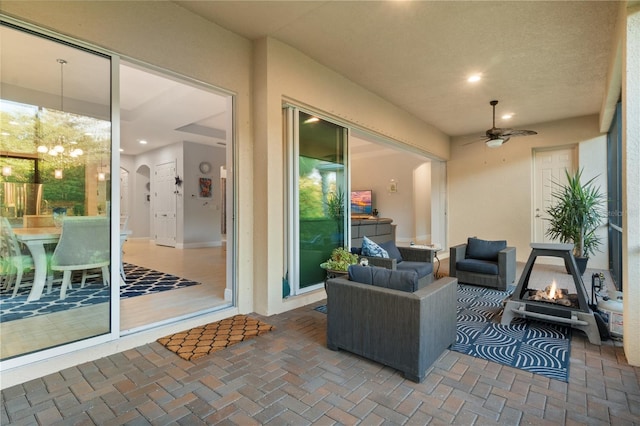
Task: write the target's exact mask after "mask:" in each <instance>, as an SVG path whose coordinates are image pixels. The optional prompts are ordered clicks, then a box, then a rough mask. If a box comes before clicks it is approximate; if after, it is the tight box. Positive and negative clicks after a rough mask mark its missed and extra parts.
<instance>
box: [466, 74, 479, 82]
mask: <svg viewBox="0 0 640 426" xmlns="http://www.w3.org/2000/svg"><path fill="white" fill-rule="evenodd" d="M481 79H482V75H481V74H473V75H472V76H470V77H469V78H467V81H468V82H469V83H476V82H478V81H480V80H481Z"/></svg>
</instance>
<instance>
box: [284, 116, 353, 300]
mask: <svg viewBox="0 0 640 426" xmlns="http://www.w3.org/2000/svg"><path fill="white" fill-rule="evenodd" d="M285 113H286V116H285V119H286V122H287V129H288V135H289V141H288V145H289V150H288V152H289V156H288V158H289V164H288V166H289V176H290V178H289V179H288V180H289V182H288V190H289V193H290V196H289V198H288V199H289V238H288V242H287V244H288V246H289V247H290V248H289V250H288V252H289V253H288V262H287V263H288V265H289V268H288V277H289V283H290V285H291V289H292V291H293V292H294V293H300V292H303V291H306V290H311V289H315V288H317V287H318V286H319V285H322V284H323V283H324V279H325V275H326V272H325V271H324V270H323V269H322V268H321V267H320V264H321V263H322V262H324V261H325V260H327V259H328V258H329V256H330V255H331V252H332V251H333V249H334V248H336V247H344V246H345V241H347V232H346V231H347V208H348V203H346V194H348V191H347V188H348V185H347V181H348V180H347V177H348V173H347V158H346V153H347V129H346V128H344V127H342V126H340V125H337V124H335V123H331V122H329V121H327V120H324V119H321V118H319V117H316V116H313V115H311V114H310V113H307V112H303V111H299V110H298V109H297V108H293V107H289V108H287V109H286V110H285Z"/></svg>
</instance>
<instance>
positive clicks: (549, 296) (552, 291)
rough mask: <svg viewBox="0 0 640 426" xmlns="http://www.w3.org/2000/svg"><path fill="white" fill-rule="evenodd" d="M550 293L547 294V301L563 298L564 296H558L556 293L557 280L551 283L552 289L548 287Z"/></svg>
mask: <svg viewBox="0 0 640 426" xmlns="http://www.w3.org/2000/svg"><path fill="white" fill-rule="evenodd" d="M547 288H548V289H549V290H548V291H549V292H548V293H547V299H557V298H558V297H562V294H559V295H558V294H557V292H556V280H553V282H552V283H551V287H547Z"/></svg>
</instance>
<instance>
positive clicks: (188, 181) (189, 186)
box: [179, 142, 226, 248]
mask: <svg viewBox="0 0 640 426" xmlns="http://www.w3.org/2000/svg"><path fill="white" fill-rule="evenodd" d="M202 161H208V162H209V163H210V164H211V166H212V167H211V172H209V173H207V174H203V173H201V172H200V169H199V165H200V162H202ZM225 163H226V150H225V149H224V148H221V147H213V146H207V145H202V144H197V143H193V142H185V143H184V183H183V184H182V185H183V193H184V197H183V199H184V201H183V202H184V218H185V220H184V228H183V229H184V234H183V235H184V238H183V241H182V243H181V244H180V246H179V248H196V247H214V246H221V245H222V236H221V234H220V218H221V199H220V194H221V193H220V167H221V166H224V165H225ZM201 177H203V178H209V179H211V181H212V197H211V198H202V197H200V194H199V179H200V178H201Z"/></svg>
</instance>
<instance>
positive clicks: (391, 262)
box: [360, 256, 397, 270]
mask: <svg viewBox="0 0 640 426" xmlns="http://www.w3.org/2000/svg"><path fill="white" fill-rule="evenodd" d="M362 258H365V259H367V260H368V261H369V266H379V267H381V268H386V269H392V270H395V269H396V265H397V261H396V260H395V259H390V258H386V257H376V256H360V259H362Z"/></svg>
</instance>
